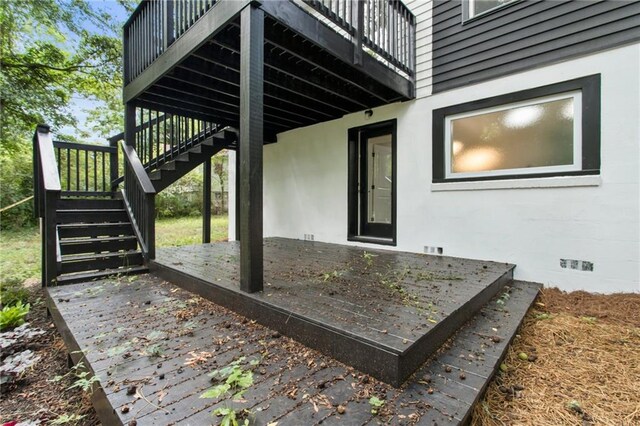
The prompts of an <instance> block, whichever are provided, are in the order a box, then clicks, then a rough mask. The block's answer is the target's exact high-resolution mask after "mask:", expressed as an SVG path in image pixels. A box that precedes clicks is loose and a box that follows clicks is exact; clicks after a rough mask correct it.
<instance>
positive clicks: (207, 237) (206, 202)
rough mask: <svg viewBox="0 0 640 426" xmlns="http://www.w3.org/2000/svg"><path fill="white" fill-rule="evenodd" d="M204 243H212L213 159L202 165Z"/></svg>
mask: <svg viewBox="0 0 640 426" xmlns="http://www.w3.org/2000/svg"><path fill="white" fill-rule="evenodd" d="M202 169H203V170H202V173H203V174H204V181H203V185H202V243H203V244H207V243H210V242H211V158H207V160H206V161H205V162H204V164H203V165H202Z"/></svg>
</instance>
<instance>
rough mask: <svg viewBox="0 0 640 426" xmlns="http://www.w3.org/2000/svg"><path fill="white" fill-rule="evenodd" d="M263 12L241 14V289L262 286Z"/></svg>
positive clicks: (247, 10) (252, 8)
mask: <svg viewBox="0 0 640 426" xmlns="http://www.w3.org/2000/svg"><path fill="white" fill-rule="evenodd" d="M263 87H264V12H263V11H262V9H258V8H256V7H255V6H254V5H251V6H247V7H246V8H244V9H243V10H242V12H241V16H240V144H239V145H240V146H239V148H240V197H241V199H240V290H242V291H245V292H248V293H254V292H258V291H262V286H263V272H264V271H263V259H262V254H263V243H262V143H263V119H264V118H263V109H264V105H263V102H264V100H263V95H264V91H263Z"/></svg>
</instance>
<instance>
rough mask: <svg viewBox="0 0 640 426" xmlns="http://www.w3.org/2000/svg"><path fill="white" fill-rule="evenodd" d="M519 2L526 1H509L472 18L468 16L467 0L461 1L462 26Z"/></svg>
mask: <svg viewBox="0 0 640 426" xmlns="http://www.w3.org/2000/svg"><path fill="white" fill-rule="evenodd" d="M521 1H526V0H511V1H509V2H507V3H504V4H501V5H498V6H496V7H493V8H491V9H489V10H485V11H484V12H480V13H478V14H476V15H474V16H469V10H470V8H469V0H462V24H463V25H464V24H466V23H468V22H473V21H475V20H476V19H482V18H484V17H485V16H489V15H493V14H494V13H496V12H500V11H502V10H504V9H505V8H507V7H509V6H512V5H513V4H515V3H520V2H521Z"/></svg>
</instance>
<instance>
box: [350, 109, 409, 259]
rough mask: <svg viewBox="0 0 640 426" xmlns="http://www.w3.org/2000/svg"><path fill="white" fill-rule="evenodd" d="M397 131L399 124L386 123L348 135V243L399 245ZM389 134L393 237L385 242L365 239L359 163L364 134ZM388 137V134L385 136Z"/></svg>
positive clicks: (365, 126) (370, 126) (394, 120)
mask: <svg viewBox="0 0 640 426" xmlns="http://www.w3.org/2000/svg"><path fill="white" fill-rule="evenodd" d="M397 129H398V120H397V119H395V118H394V119H392V120H385V121H380V122H377V123H372V124H367V125H363V126H358V127H352V128H350V129H349V130H348V132H347V140H348V157H347V159H348V172H347V173H348V179H347V186H348V187H347V195H348V200H347V241H354V242H362V243H371V244H380V245H388V246H395V245H396V244H397V217H398V215H397V205H398V190H397V188H398V167H397V166H398V153H397V145H398V143H397V134H398V132H397ZM382 130H389V131H390V132H391V155H392V160H391V161H392V168H393V170H392V174H391V180H392V182H391V186H392V194H391V237H390V238H384V237H383V238H381V237H376V236H372V235H363V229H362V228H363V227H362V226H361V225H362V224H361V223H360V222H359V220H358V218H359V215H360V214H361V208H362V206H361V203H360V198H359V194H358V191H359V188H358V182H359V178H360V177H359V176H358V174H359V172H361V171H362V164H361V163H362V162H361V161H360V160H359V159H358V145H359V144H360V133H361V132H377V131H382ZM385 133H386V132H385Z"/></svg>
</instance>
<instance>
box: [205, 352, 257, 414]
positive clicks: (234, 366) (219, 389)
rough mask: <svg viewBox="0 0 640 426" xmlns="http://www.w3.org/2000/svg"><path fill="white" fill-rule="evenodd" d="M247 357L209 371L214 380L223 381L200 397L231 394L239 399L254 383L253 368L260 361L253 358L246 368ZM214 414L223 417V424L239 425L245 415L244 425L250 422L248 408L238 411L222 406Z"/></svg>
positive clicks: (217, 396)
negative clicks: (240, 419)
mask: <svg viewBox="0 0 640 426" xmlns="http://www.w3.org/2000/svg"><path fill="white" fill-rule="evenodd" d="M245 360H246V357H240V358H238V359H237V360H235V361H233V362H232V363H230V364H229V365H227V366H226V367H224V368H221V369H219V370H215V371H213V372H211V373H209V377H211V378H212V379H213V380H219V381H220V382H221V383H219V384H217V385H216V386H214V387H212V388H211V389H209V390H207V391H206V392H205V393H203V394H202V395H200V398H214V399H216V398H220V397H223V396H225V397H227V396H231V398H233V399H234V400H239V399H241V398H242V395H244V393H245V392H246V391H247V390H248V389H249V388H250V387H251V385H253V371H252V370H251V368H255V367H256V366H257V365H258V364H260V361H259V360H257V359H252V360H251V361H249V365H250V368H249V369H246V368H245V367H244V366H243V363H244V361H245ZM213 415H215V416H219V417H222V421H221V422H220V424H221V425H222V426H239V425H240V423H238V420H239V418H241V417H245V419H244V421H243V423H242V424H243V425H248V424H249V419H247V418H246V417H247V416H248V415H249V411H248V410H242V411H241V413H238V411H236V410H235V409H233V408H231V407H221V408H217V409H216V410H214V411H213Z"/></svg>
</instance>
